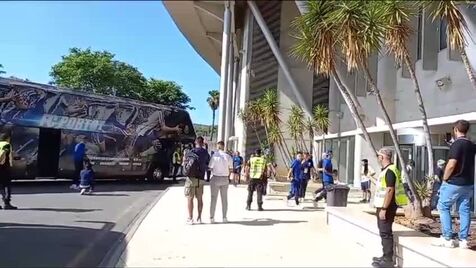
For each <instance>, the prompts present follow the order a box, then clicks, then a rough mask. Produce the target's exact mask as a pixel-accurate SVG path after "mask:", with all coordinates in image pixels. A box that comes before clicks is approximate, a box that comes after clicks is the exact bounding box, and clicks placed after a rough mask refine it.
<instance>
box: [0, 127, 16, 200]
mask: <svg viewBox="0 0 476 268" xmlns="http://www.w3.org/2000/svg"><path fill="white" fill-rule="evenodd" d="M8 140H9V138H8V135H7V134H5V133H2V134H0V192H1V193H2V199H3V204H4V207H3V208H4V209H17V207H15V206H12V204H10V200H11V198H12V188H11V184H12V178H11V168H12V165H13V154H12V148H11V145H10V142H9V141H8ZM0 208H1V207H0Z"/></svg>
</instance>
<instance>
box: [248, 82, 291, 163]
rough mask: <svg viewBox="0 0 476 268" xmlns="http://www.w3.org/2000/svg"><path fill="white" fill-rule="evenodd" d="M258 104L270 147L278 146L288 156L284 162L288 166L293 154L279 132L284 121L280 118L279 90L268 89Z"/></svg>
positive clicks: (259, 116) (258, 115) (258, 114)
mask: <svg viewBox="0 0 476 268" xmlns="http://www.w3.org/2000/svg"><path fill="white" fill-rule="evenodd" d="M257 104H258V105H259V111H257V113H256V115H257V119H259V120H260V121H261V124H262V125H263V126H264V129H265V132H266V138H267V140H268V145H270V147H271V146H272V145H277V146H278V149H279V150H280V151H282V152H281V154H282V155H285V156H286V158H284V159H283V160H284V162H285V163H286V164H287V162H289V161H286V160H290V159H289V157H291V154H290V152H289V149H288V147H287V145H286V143H285V142H284V136H283V133H282V132H281V131H280V130H279V129H280V125H281V123H282V121H281V118H280V116H281V112H280V103H279V96H278V91H277V89H275V88H271V89H266V90H265V91H264V94H263V95H262V96H261V97H260V98H259V99H258V100H257ZM271 132H273V133H271ZM272 135H279V136H280V138H279V139H278V140H276V139H272V138H271V136H272ZM276 138H277V137H276ZM273 141H277V142H273Z"/></svg>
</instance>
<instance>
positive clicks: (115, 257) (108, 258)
mask: <svg viewBox="0 0 476 268" xmlns="http://www.w3.org/2000/svg"><path fill="white" fill-rule="evenodd" d="M168 191H169V187H167V188H166V189H165V190H164V191H163V192H161V193H160V194H159V195H158V196H157V197H156V198H155V199H154V200H153V201H152V202H150V203H149V204H148V205H147V207H146V208H145V209H144V210H142V212H140V213H138V214H137V215H136V216H135V217H134V219H132V221H131V223H130V224H129V225H128V226H127V227H126V229H125V230H124V233H125V236H124V237H123V238H121V239H119V240H117V241H116V242H115V243H114V244H113V245H112V246H111V249H110V250H109V251H108V252H107V253H106V255H105V256H104V258H103V259H102V261H101V263H100V264H99V265H98V267H116V266H117V264H118V263H119V261H120V258H121V255H122V253H123V252H124V250H125V249H126V248H127V245H128V244H129V241H131V239H132V237H134V234H135V233H136V231H137V229H138V228H139V226H140V225H141V223H142V221H144V219H145V217H147V215H149V212H150V211H151V210H152V209H153V208H154V207H155V205H156V204H157V203H158V202H159V201H160V199H161V198H162V197H163V196H164V195H165V194H166V193H167V192H168Z"/></svg>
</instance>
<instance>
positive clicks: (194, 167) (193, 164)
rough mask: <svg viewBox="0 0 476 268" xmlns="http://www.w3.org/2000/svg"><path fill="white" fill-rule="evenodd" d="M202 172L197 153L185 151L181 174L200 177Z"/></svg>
mask: <svg viewBox="0 0 476 268" xmlns="http://www.w3.org/2000/svg"><path fill="white" fill-rule="evenodd" d="M202 173H203V172H202V171H201V169H200V161H199V157H198V155H197V154H196V153H194V152H192V151H190V152H187V154H185V159H184V162H183V175H185V176H187V177H191V178H201V176H202V175H203V174H202Z"/></svg>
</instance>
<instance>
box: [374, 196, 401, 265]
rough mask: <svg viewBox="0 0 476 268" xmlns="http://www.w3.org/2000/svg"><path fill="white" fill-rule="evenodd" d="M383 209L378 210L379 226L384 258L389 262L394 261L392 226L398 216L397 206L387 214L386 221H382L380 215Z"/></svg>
mask: <svg viewBox="0 0 476 268" xmlns="http://www.w3.org/2000/svg"><path fill="white" fill-rule="evenodd" d="M380 211H381V208H377V226H378V230H379V233H380V238H381V239H382V250H383V257H384V258H385V259H386V260H388V261H393V254H394V252H393V230H392V225H393V221H394V220H395V215H396V214H397V205H391V206H390V207H389V208H388V209H387V210H386V213H385V220H381V219H380V217H379V213H380Z"/></svg>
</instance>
